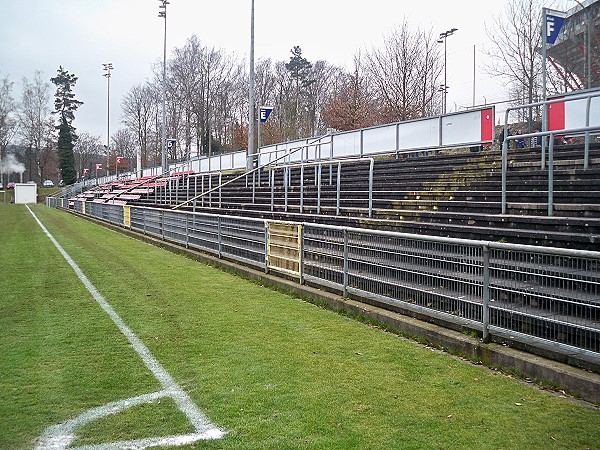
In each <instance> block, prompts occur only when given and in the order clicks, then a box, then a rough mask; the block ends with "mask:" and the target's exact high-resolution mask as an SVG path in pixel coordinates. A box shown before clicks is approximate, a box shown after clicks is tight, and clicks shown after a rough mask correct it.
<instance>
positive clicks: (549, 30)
mask: <svg viewBox="0 0 600 450" xmlns="http://www.w3.org/2000/svg"><path fill="white" fill-rule="evenodd" d="M564 22H565V18H564V17H560V16H553V15H550V14H547V15H546V43H548V44H554V43H555V42H556V38H557V37H558V33H559V32H560V29H561V28H562V26H563V23H564Z"/></svg>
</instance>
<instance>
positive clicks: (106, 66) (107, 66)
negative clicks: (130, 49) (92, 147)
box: [102, 63, 117, 176]
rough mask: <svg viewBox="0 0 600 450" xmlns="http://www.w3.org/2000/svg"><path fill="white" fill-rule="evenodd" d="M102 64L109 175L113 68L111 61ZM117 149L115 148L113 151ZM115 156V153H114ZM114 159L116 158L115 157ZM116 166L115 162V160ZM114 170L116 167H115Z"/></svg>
mask: <svg viewBox="0 0 600 450" xmlns="http://www.w3.org/2000/svg"><path fill="white" fill-rule="evenodd" d="M102 66H104V68H103V69H102V70H104V71H105V72H106V73H104V74H103V76H105V77H106V85H107V93H106V175H107V176H108V175H109V165H108V155H109V154H110V73H111V71H112V70H113V65H112V63H103V64H102ZM116 151H117V149H115V152H116ZM115 158H116V154H115ZM115 161H116V159H115ZM115 166H116V162H115ZM115 171H116V168H115Z"/></svg>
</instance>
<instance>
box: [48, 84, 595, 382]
mask: <svg viewBox="0 0 600 450" xmlns="http://www.w3.org/2000/svg"><path fill="white" fill-rule="evenodd" d="M588 95H589V96H590V99H592V98H596V99H597V96H598V95H600V94H598V93H590V94H588ZM576 99H579V97H576ZM576 101H577V100H576ZM584 103H585V102H584ZM587 105H588V106H587V108H588V110H587V113H586V114H584V116H586V115H588V116H589V114H590V111H589V108H590V105H592V108H595V107H596V106H594V105H596V103H595V101H591V100H590V101H588V102H587ZM585 107H586V106H585V105H584V108H585ZM567 109H568V108H567ZM593 111H595V109H594V110H593ZM484 116H485V117H487V118H488V120H487V121H486V120H484V119H483V118H484ZM490 116H491V117H493V112H492V113H491V114H490V111H489V110H476V111H469V112H466V113H458V114H454V115H448V116H443V117H438V118H427V119H423V120H422V121H413V122H409V123H400V124H391V125H389V126H385V127H377V128H373V129H365V130H357V131H355V132H350V133H339V134H334V135H330V136H324V137H321V138H317V139H314V140H303V141H301V142H293V143H284V144H280V145H277V146H273V147H272V148H268V149H261V153H260V154H259V156H258V166H257V167H256V168H255V169H253V170H250V171H246V170H245V169H243V168H242V167H244V166H245V157H240V156H239V155H237V154H232V155H231V156H225V157H223V156H219V157H217V158H218V159H216V160H213V161H212V162H211V161H210V160H208V159H205V160H200V161H196V162H195V163H194V162H186V163H184V164H181V165H178V166H173V167H172V169H171V171H170V172H169V173H168V174H165V175H164V176H161V175H146V176H143V177H139V178H134V177H131V178H128V179H119V180H117V179H115V180H112V181H109V182H106V183H103V184H100V185H97V186H77V187H76V189H75V190H74V191H73V192H71V193H69V194H68V195H65V196H63V197H62V198H55V199H48V200H47V204H48V205H49V206H58V207H64V208H70V209H72V210H74V211H76V212H78V213H81V214H84V215H86V216H90V217H94V218H97V219H101V220H104V221H107V222H111V223H113V224H116V225H118V226H120V227H124V228H127V229H131V230H133V231H136V232H139V233H143V234H147V235H150V236H154V237H158V238H160V239H164V240H166V241H171V242H174V243H176V244H178V245H182V246H184V247H186V248H187V247H189V248H194V249H198V250H201V251H204V252H208V253H212V254H215V255H217V256H218V257H219V258H225V259H231V260H234V261H237V262H241V263H243V264H247V265H250V266H251V267H254V268H258V269H260V270H264V271H265V272H273V273H276V274H279V275H281V276H284V277H287V278H292V279H297V280H299V281H300V283H301V284H309V285H314V286H317V287H320V288H325V289H327V290H332V291H334V292H337V293H340V294H342V295H343V296H353V297H354V298H357V299H360V300H361V301H363V302H365V303H369V304H373V305H376V306H379V307H383V308H385V309H390V310H392V311H397V312H401V313H402V314H406V315H410V316H413V317H417V318H419V319H423V320H428V321H433V322H435V323H437V324H444V325H445V326H447V327H450V328H453V329H459V330H462V329H465V328H466V329H470V330H475V331H476V332H478V333H479V334H480V335H481V336H482V337H483V339H484V340H489V339H491V340H496V341H499V342H510V343H511V344H512V345H514V346H517V347H521V348H526V349H528V350H529V351H533V352H536V353H541V354H543V355H546V356H548V355H551V356H552V357H553V358H556V359H558V360H559V361H563V362H569V363H572V364H576V365H579V366H583V367H586V368H589V369H591V370H594V371H597V372H600V356H599V355H600V324H599V321H598V317H599V313H600V301H599V299H600V270H599V268H600V252H598V249H599V248H600V245H599V242H600V196H599V195H598V193H599V192H600V166H599V164H600V145H599V144H598V143H597V142H595V140H594V139H595V136H596V134H598V133H599V132H600V127H599V126H598V124H595V125H592V126H589V123H595V121H597V118H596V116H593V120H592V121H591V122H590V120H589V118H588V120H586V123H585V125H586V126H584V127H581V126H579V125H578V124H577V123H576V124H575V125H574V126H573V128H572V129H571V128H569V129H566V128H563V129H553V130H551V131H547V132H546V131H544V132H539V133H534V134H530V135H524V136H511V137H510V140H507V141H505V147H504V149H501V148H499V146H498V145H497V143H495V142H494V135H495V134H496V133H495V131H496V130H493V123H492V122H491V121H490V120H489V117H490ZM570 120H571V119H570ZM553 123H554V122H553ZM571 123H573V122H572V121H571ZM451 125H453V126H454V128H451ZM424 130H429V132H428V133H426V132H423V131H424ZM446 130H450V131H449V133H448V134H444V133H445V132H446ZM415 131H418V132H415ZM557 134H560V135H561V136H569V137H573V141H572V142H569V143H566V142H565V143H563V144H562V145H554V138H555V137H557V136H556V135H557ZM415 136H416V137H415ZM419 136H423V142H424V144H423V145H418V142H420V141H419V140H418V139H419ZM544 136H549V137H550V142H551V143H550V145H549V146H548V147H546V145H544V146H542V147H540V146H538V145H535V144H536V142H540V141H541V139H534V138H540V137H544ZM386 137H391V144H390V142H387V141H386ZM432 141H435V142H433V143H432ZM520 141H522V142H523V145H522V146H519V145H518V143H519V142H520ZM340 142H341V143H342V145H340ZM369 142H370V143H371V144H372V145H371V146H367V145H365V143H369ZM415 142H417V145H415ZM348 143H350V144H348ZM356 143H358V144H356ZM512 143H515V145H512ZM435 144H437V145H435ZM530 144H533V145H530ZM336 145H337V146H336ZM356 148H358V149H359V151H355V149H356ZM340 149H341V150H340Z"/></svg>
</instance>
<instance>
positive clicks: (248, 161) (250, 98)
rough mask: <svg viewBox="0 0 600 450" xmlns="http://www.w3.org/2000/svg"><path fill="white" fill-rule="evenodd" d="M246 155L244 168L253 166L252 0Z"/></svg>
mask: <svg viewBox="0 0 600 450" xmlns="http://www.w3.org/2000/svg"><path fill="white" fill-rule="evenodd" d="M248 84H249V86H248V155H247V158H246V169H248V170H250V169H252V168H253V166H254V0H252V1H251V10H250V79H249V81H248Z"/></svg>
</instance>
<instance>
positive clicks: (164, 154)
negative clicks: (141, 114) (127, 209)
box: [158, 0, 169, 175]
mask: <svg viewBox="0 0 600 450" xmlns="http://www.w3.org/2000/svg"><path fill="white" fill-rule="evenodd" d="M160 1H161V2H162V5H160V6H159V8H160V9H162V10H163V11H160V12H159V13H158V17H162V18H163V19H165V33H164V45H163V77H162V78H163V79H162V90H163V92H162V133H161V137H162V142H161V144H162V146H161V149H162V158H161V163H162V174H163V175H165V174H166V173H167V172H168V171H169V166H168V164H167V149H166V146H167V108H166V104H167V5H168V4H169V2H168V1H167V0H160Z"/></svg>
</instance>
